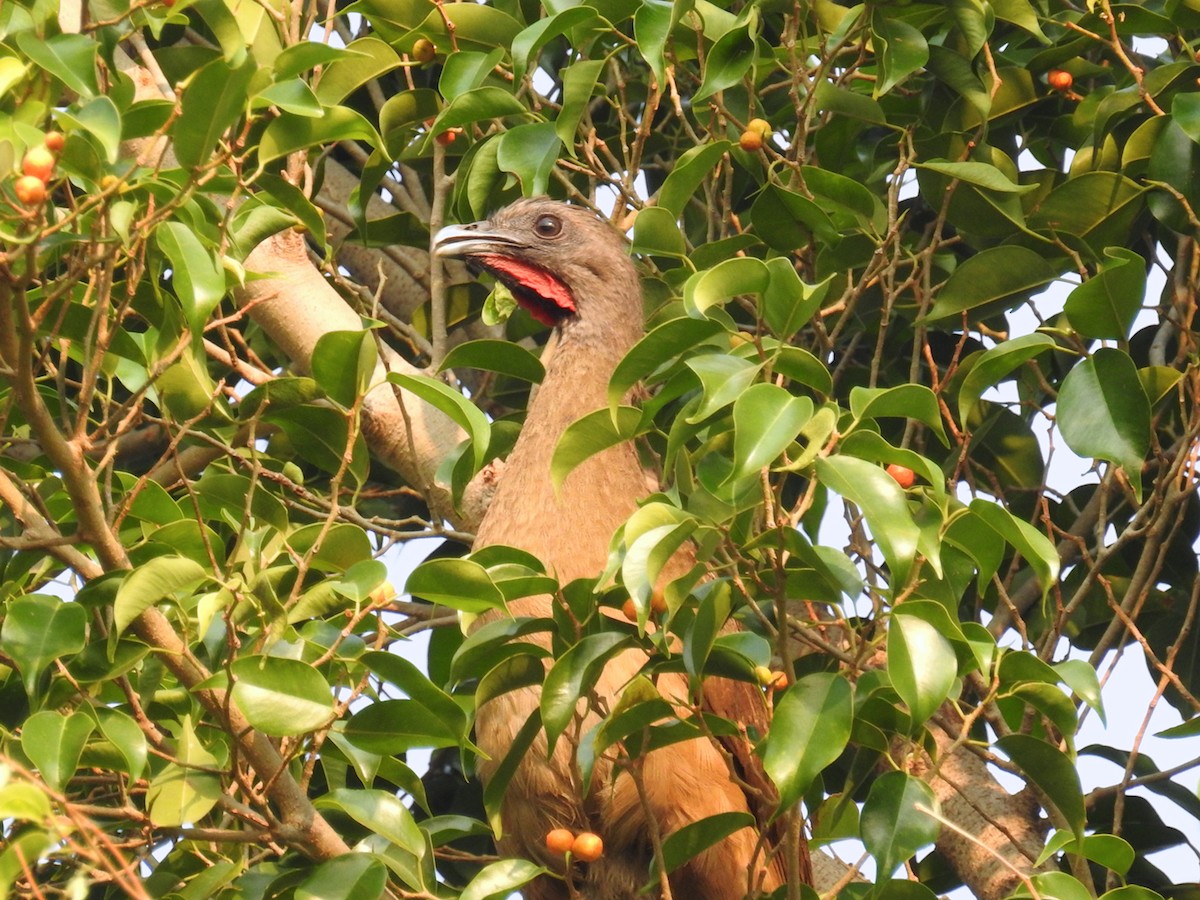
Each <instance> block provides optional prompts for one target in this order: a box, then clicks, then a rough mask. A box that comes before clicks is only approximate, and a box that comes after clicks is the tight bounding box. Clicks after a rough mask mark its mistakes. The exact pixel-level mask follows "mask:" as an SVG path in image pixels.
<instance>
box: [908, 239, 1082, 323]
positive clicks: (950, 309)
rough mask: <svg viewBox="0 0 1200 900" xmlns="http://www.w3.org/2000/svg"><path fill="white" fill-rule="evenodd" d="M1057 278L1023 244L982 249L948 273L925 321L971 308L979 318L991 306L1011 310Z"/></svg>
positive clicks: (1051, 268) (1055, 274) (1039, 258)
mask: <svg viewBox="0 0 1200 900" xmlns="http://www.w3.org/2000/svg"><path fill="white" fill-rule="evenodd" d="M1057 277H1058V272H1057V271H1056V270H1055V269H1054V268H1053V267H1052V266H1051V265H1050V264H1049V263H1048V262H1046V260H1044V259H1043V258H1042V257H1041V256H1039V255H1038V254H1037V253H1034V252H1033V251H1032V250H1029V249H1027V248H1025V247H1017V246H1003V247H992V248H990V249H988V250H982V251H980V252H979V253H976V254H975V255H974V256H972V257H970V258H969V259H967V260H966V261H965V262H963V263H962V264H961V265H960V266H959V267H958V268H957V269H955V270H954V271H953V272H952V273H951V274H950V277H949V278H948V279H947V280H946V283H945V284H944V285H942V289H941V291H940V292H939V293H938V295H937V300H936V301H934V304H933V308H932V309H930V310H929V313H928V314H927V315H926V316H925V321H927V322H933V321H936V320H938V319H945V318H948V317H950V316H957V315H958V314H960V313H962V312H969V311H973V310H978V311H979V312H978V313H976V315H975V318H979V317H982V316H986V315H990V314H991V311H992V310H993V307H994V306H1002V307H1003V308H1005V309H1011V308H1012V307H1014V306H1017V305H1018V304H1019V303H1021V302H1022V301H1024V300H1026V299H1027V298H1028V297H1029V295H1030V294H1031V293H1033V292H1034V291H1036V290H1037V289H1038V288H1041V287H1043V286H1044V285H1046V284H1049V283H1050V282H1051V281H1053V280H1054V279H1055V278H1057ZM981 307H986V308H984V309H980V308H981Z"/></svg>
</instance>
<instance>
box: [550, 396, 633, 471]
mask: <svg viewBox="0 0 1200 900" xmlns="http://www.w3.org/2000/svg"><path fill="white" fill-rule="evenodd" d="M641 421H642V414H641V411H640V410H638V409H635V408H634V407H632V406H618V407H617V408H616V409H615V410H607V409H598V410H596V411H595V412H592V413H588V414H587V415H586V416H584V417H583V418H581V419H579V420H578V421H576V422H573V423H571V425H570V427H568V428H567V430H566V431H565V432H564V433H563V436H562V437H561V438H560V439H559V441H558V446H556V447H555V448H554V456H553V457H552V458H551V460H550V478H551V481H552V482H553V484H554V486H555V488H556V489H557V488H560V487H562V485H563V484H564V483H565V482H566V480H567V477H568V476H569V475H570V474H571V472H573V471H574V470H575V469H576V467H578V466H579V464H580V463H582V462H583V461H584V460H587V459H590V458H591V457H593V456H595V455H596V454H597V453H599V452H600V451H602V450H606V449H607V448H609V447H614V446H616V445H617V444H623V443H624V442H625V441H629V440H632V439H633V438H634V437H636V436H637V433H638V427H639V425H640V424H641Z"/></svg>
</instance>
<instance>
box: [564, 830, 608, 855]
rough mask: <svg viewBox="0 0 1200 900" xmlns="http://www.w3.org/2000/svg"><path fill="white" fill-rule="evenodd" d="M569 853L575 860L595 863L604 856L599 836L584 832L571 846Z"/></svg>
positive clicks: (602, 843)
mask: <svg viewBox="0 0 1200 900" xmlns="http://www.w3.org/2000/svg"><path fill="white" fill-rule="evenodd" d="M571 853H572V855H574V857H575V858H576V859H580V860H583V861H584V862H595V861H596V860H598V859H599V858H600V857H601V856H603V855H604V841H602V840H600V835H598V834H592V832H590V831H585V832H583V833H582V834H580V835H578V836H577V837H576V838H575V842H574V843H573V844H571Z"/></svg>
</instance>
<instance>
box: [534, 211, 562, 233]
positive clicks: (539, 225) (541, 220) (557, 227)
mask: <svg viewBox="0 0 1200 900" xmlns="http://www.w3.org/2000/svg"><path fill="white" fill-rule="evenodd" d="M533 230H534V231H535V232H537V235H538V237H544V238H552V237H558V234H559V232H561V231H562V219H560V218H559V217H558V216H551V215H545V216H538V218H537V221H536V222H534V223H533Z"/></svg>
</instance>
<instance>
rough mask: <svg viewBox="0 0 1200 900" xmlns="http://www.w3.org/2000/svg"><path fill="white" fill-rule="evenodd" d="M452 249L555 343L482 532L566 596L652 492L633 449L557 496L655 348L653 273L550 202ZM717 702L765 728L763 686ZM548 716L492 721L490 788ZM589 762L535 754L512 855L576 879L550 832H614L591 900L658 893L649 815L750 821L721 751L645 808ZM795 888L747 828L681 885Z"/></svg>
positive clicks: (533, 609) (543, 888)
mask: <svg viewBox="0 0 1200 900" xmlns="http://www.w3.org/2000/svg"><path fill="white" fill-rule="evenodd" d="M437 250H438V253H439V254H442V255H456V256H465V257H467V258H468V259H469V260H471V261H473V262H474V263H476V264H477V265H478V266H480V267H482V268H484V269H487V270H488V271H491V272H492V273H493V274H495V275H496V276H497V278H499V279H500V280H502V281H504V282H505V284H507V285H508V287H509V288H510V289H511V290H512V291H513V294H514V296H515V297H516V298H517V300H518V301H519V302H520V303H521V304H522V305H523V306H525V307H526V308H528V309H529V310H530V311H531V312H533V314H534V315H535V316H536V317H537V318H539V319H540V320H541V321H543V322H545V323H546V324H549V325H553V326H554V328H555V331H554V337H553V341H554V346H553V352H552V353H551V354H550V358H549V360H548V361H547V363H546V376H545V379H544V381H543V383H542V384H541V386H540V387H539V388H538V390H537V394H536V397H535V398H534V400H533V402H532V403H531V404H530V408H529V411H528V415H527V418H526V421H525V425H524V427H523V428H522V431H521V435H520V437H519V439H518V441H517V444H516V446H515V447H514V449H513V452H512V454H511V455H510V456H509V459H508V461H507V463H506V465H505V467H504V470H503V474H502V475H501V478H500V482H499V485H498V486H497V488H496V493H495V495H494V497H493V498H492V501H491V505H490V506H489V508H488V511H487V513H486V515H485V516H484V519H483V521H482V522H481V524H480V527H479V529H478V531H477V535H476V547H483V546H488V545H494V544H504V545H508V546H513V547H518V548H520V549H522V550H525V551H528V552H530V553H532V554H533V555H535V556H536V557H538V558H539V559H540V560H542V562H543V563H544V564H545V565H546V567H547V570H548V571H549V572H550V573H551V574H553V575H554V576H556V577H557V578H558V580H559V581H560V583H562V584H566V583H567V582H569V581H571V580H573V579H576V578H584V577H592V578H594V577H596V576H597V575H599V574H600V572H601V571H602V570H603V569H604V567H605V564H606V562H607V558H608V552H609V542H610V539H611V537H612V535H613V533H614V532H615V531H616V529H617V528H618V527H620V526H621V525H622V524H623V523H624V522H625V521H626V520H627V519H628V518H629V516H630V515H631V514H632V513H633V512H634V511H635V510H636V508H637V504H638V501H639V500H640V499H641V498H643V497H645V496H646V494H647V493H649V489H650V484H649V482H648V480H647V473H646V471H645V470H644V468H643V466H642V464H641V462H640V460H639V458H638V455H637V453H636V451H635V449H634V447H633V446H632V445H631V444H629V443H624V444H620V445H617V446H615V447H611V448H609V449H607V450H605V451H603V452H602V453H599V454H597V455H595V456H592V457H591V458H589V459H587V460H586V461H584V462H583V463H581V464H580V465H579V466H578V467H577V468H576V469H574V470H573V471H572V472H571V473H570V475H569V476H568V477H567V479H566V481H565V482H564V483H563V484H562V486H561V487H560V488H558V489H557V490H556V489H555V487H554V486H553V484H552V482H551V476H550V461H551V456H552V454H553V452H554V449H555V447H556V446H557V444H558V440H559V438H560V437H561V436H562V434H563V432H564V431H565V430H566V428H567V427H568V426H569V425H571V423H573V422H575V421H577V420H578V419H579V418H581V417H582V416H584V415H586V414H587V413H590V412H593V411H594V410H597V409H602V408H604V407H605V406H606V405H607V386H608V382H609V379H610V377H611V375H612V373H613V371H614V369H615V367H616V365H617V363H618V362H619V361H620V360H621V358H622V357H623V356H624V355H625V353H626V352H627V351H628V350H629V349H630V348H631V347H632V346H633V345H634V344H635V343H636V342H637V340H638V339H639V338H640V337H641V335H642V331H643V326H642V317H643V310H642V300H641V290H640V285H639V281H638V277H637V272H636V270H635V269H634V267H633V264H632V262H631V261H630V260H629V258H628V256H627V254H626V253H625V251H624V248H623V246H622V243H621V240H620V237H619V235H617V234H616V232H615V231H614V230H613V229H612V228H611V227H610V226H608V225H607V223H604V222H602V221H601V220H600V219H598V218H597V217H595V216H594V215H592V214H591V213H590V212H588V211H586V210H583V209H580V208H577V207H571V206H568V205H566V204H562V203H556V202H553V201H548V200H526V201H518V202H517V203H515V204H513V205H512V206H509V207H507V208H506V209H504V210H501V211H500V212H499V213H497V214H496V215H495V216H494V217H493V218H492V219H490V220H488V221H487V222H483V223H479V224H478V225H474V226H466V227H463V228H449V229H444V230H443V232H441V233H440V234H439V235H438V239H437ZM550 604H551V599H550V598H549V597H545V596H542V597H530V598H524V599H521V600H517V601H515V602H513V603H511V604H509V608H508V610H507V614H511V615H515V616H547V615H549V612H550ZM503 614H504V613H494V614H492V617H494V616H496V615H503ZM482 621H488V619H487V618H486V617H485V618H484V619H483V620H482ZM531 639H537V638H531ZM546 643H547V645H548V639H546ZM645 662H646V656H645V655H644V654H643V653H642V652H641V651H626V652H624V653H622V654H620V655H618V656H617V657H615V658H614V659H612V660H611V661H610V662H609V663H608V664H607V665H606V666H605V669H604V671H603V673H602V675H601V677H600V680H599V683H598V684H597V685H596V689H595V692H596V694H597V695H599V696H601V697H606V698H610V699H611V701H612V702H615V698H617V697H618V696H619V695H620V692H621V690H622V689H623V688H624V687H625V685H626V684H627V683H628V682H629V681H630V679H631V678H633V677H634V675H636V674H637V672H638V671H639V670H640V669H641V668H642V666H643V665H644V663H645ZM656 685H657V687H658V689H659V691H660V693H662V694H663V696H664V697H666V698H668V699H669V700H672V701H676V702H678V703H680V704H683V703H685V702H686V698H687V693H688V691H687V683H686V680H685V679H684V678H683V677H682V676H679V675H665V676H662V675H660V676H659V677H658V679H657V680H656ZM706 694H707V692H706ZM716 694H717V697H716V706H717V707H718V708H717V709H716V711H717V712H718V713H720V714H723V715H726V716H729V717H731V718H733V717H740V716H742V715H744V716H745V717H746V718H749V719H751V720H752V721H754V722H756V723H757V721H758V720H765V719H764V716H765V708H764V707H763V703H764V701H763V698H762V697H761V696H760V695H759V694H758V692H757V691H755V689H754V688H753V687H752V686H750V685H745V684H739V683H734V682H724V686H723V687H721V688H719V689H717V690H716ZM538 702H539V694H538V691H537V689H535V688H522V689H519V690H516V691H511V692H509V693H507V694H504V695H501V696H500V697H497V698H495V699H492V700H490V701H488V702H487V703H485V704H484V705H483V706H482V707H481V708H480V709H479V711H478V714H477V718H476V741H477V743H478V744H479V745H480V747H481V748H482V749H483V750H484V751H485V752H486V753H487V754H488V756H489V757H490V758H491V759H490V761H488V762H485V763H484V764H482V765H481V767H480V771H481V775H482V776H483V777H484V779H485V780H486V779H488V778H489V777H490V776H491V775H492V774H493V773H494V771H495V768H496V766H497V765H498V764H499V763H500V762H501V761H502V760H503V759H504V756H505V754H506V753H507V751H508V749H509V748H510V747H512V746H513V743H514V741H515V738H516V735H517V733H518V732H519V731H520V729H521V727H522V726H523V725H524V724H525V722H526V720H527V719H528V717H529V715H530V714H531V713H532V712H533V711H534V710H536V709H537V708H538ZM609 705H610V708H611V702H610V704H609ZM588 718H589V719H590V720H591V721H585V723H584V731H586V730H587V728H589V727H591V725H592V724H594V723H595V720H596V716H595V714H594V713H588ZM573 752H574V748H573V747H572V746H571V742H570V741H568V740H566V739H564V740H560V741H559V742H558V743H557V746H556V747H555V751H554V753H553V755H551V756H549V758H548V755H547V752H546V741H545V737H544V735H542V736H541V737H539V739H538V740H537V741H535V743H534V745H533V747H532V748H531V750H530V752H529V753H528V754H527V756H526V758H525V759H524V760H523V761H522V763H521V765H520V766H519V767H518V769H517V772H516V774H515V775H514V777H513V779H512V781H511V782H510V784H509V786H508V789H507V792H506V795H505V800H504V803H503V807H502V815H501V818H502V824H503V830H504V836H503V838H502V841H501V848H502V850H504V851H505V852H509V853H515V854H518V855H522V856H525V857H528V858H531V859H535V860H537V861H538V862H541V863H543V864H545V865H547V866H549V867H552V868H558V869H559V870H560V871H561V865H562V860H561V858H558V857H555V856H554V854H551V853H550V852H549V851H547V850H546V849H545V847H544V845H543V839H544V837H545V835H546V834H547V832H549V831H550V830H551V829H553V828H558V827H566V828H569V829H572V830H574V831H583V830H591V831H595V832H597V833H599V834H600V835H601V837H602V838H603V839H604V842H605V846H606V851H605V854H604V856H603V857H601V859H600V860H598V861H596V862H594V863H591V864H590V865H589V866H587V868H586V871H583V872H581V873H579V884H578V888H579V894H580V895H581V896H583V897H586V898H589V900H632V898H633V897H634V896H635V895H637V893H638V891H639V889H640V888H641V887H642V886H643V885H644V884H645V883H646V881H647V880H648V873H649V863H650V860H651V857H652V854H651V844H650V841H649V834H650V830H649V824H648V821H647V813H649V815H651V816H652V817H653V818H654V821H655V823H656V826H657V829H658V831H659V833H660V835H661V836H662V837H666V836H667V835H670V834H672V833H673V832H675V831H677V830H678V829H679V828H681V827H683V826H685V825H687V824H690V823H691V822H695V821H698V820H699V819H702V818H704V817H707V816H711V815H715V814H717V813H724V812H747V811H749V809H750V806H749V804H748V802H747V798H746V795H745V793H744V791H743V789H742V787H741V786H739V785H738V784H737V783H736V782H735V780H734V778H733V777H732V775H731V771H730V766H729V764H728V762H727V760H726V756H725V755H724V754H723V753H722V751H721V750H720V749H719V748H718V747H717V745H716V744H714V743H713V742H712V741H710V740H708V739H693V740H689V741H685V742H681V743H677V744H674V745H671V746H669V747H667V748H664V749H662V750H658V751H654V752H652V753H650V754H648V755H647V756H646V757H645V758H644V759H643V760H642V763H641V764H642V767H643V775H642V781H643V784H644V796H642V797H639V796H638V792H637V789H636V788H635V785H634V781H633V779H632V778H631V777H630V776H629V775H628V774H627V773H623V772H613V770H612V767H611V764H609V763H608V762H606V761H601V762H599V763H598V764H597V768H596V773H595V777H594V779H593V782H592V787H591V790H590V791H589V792H587V793H586V794H585V792H584V790H583V788H582V786H581V784H580V783H579V774H578V767H577V766H576V765H575V764H574V761H573ZM736 755H738V754H736V753H735V756H736ZM745 755H746V754H743V756H745ZM780 873H781V866H780V864H779V861H778V860H775V861H774V862H773V863H771V864H768V863H767V862H766V848H765V847H764V846H762V845H761V842H760V841H759V836H758V833H757V832H756V831H755V829H753V828H743V829H741V830H740V831H737V832H735V833H734V834H733V835H731V836H729V837H728V838H726V839H725V840H723V841H721V842H720V843H718V844H716V845H714V846H713V847H712V848H711V849H709V850H707V851H705V852H703V853H701V854H700V855H699V856H697V857H696V858H695V859H694V860H693V861H692V862H691V863H689V864H688V865H687V866H685V867H683V868H682V869H681V870H680V871H679V872H677V873H675V874H674V875H673V876H672V877H671V886H672V891H673V893H674V895H675V896H676V897H683V896H686V897H688V898H689V900H738V898H742V897H744V896H746V895H747V893H748V892H749V891H750V890H751V886H752V885H753V886H754V888H755V889H763V890H766V891H769V890H771V889H773V888H774V887H775V886H777V885H778V884H779V883H780V882H781V874H780ZM525 893H526V896H528V897H531V898H537V900H558V898H565V897H566V896H567V891H566V888H565V885H564V884H563V883H562V882H561V881H557V880H554V879H549V878H543V879H540V880H539V882H537V883H536V884H534V885H532V886H531V887H530V888H527V889H526V890H525Z"/></svg>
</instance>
